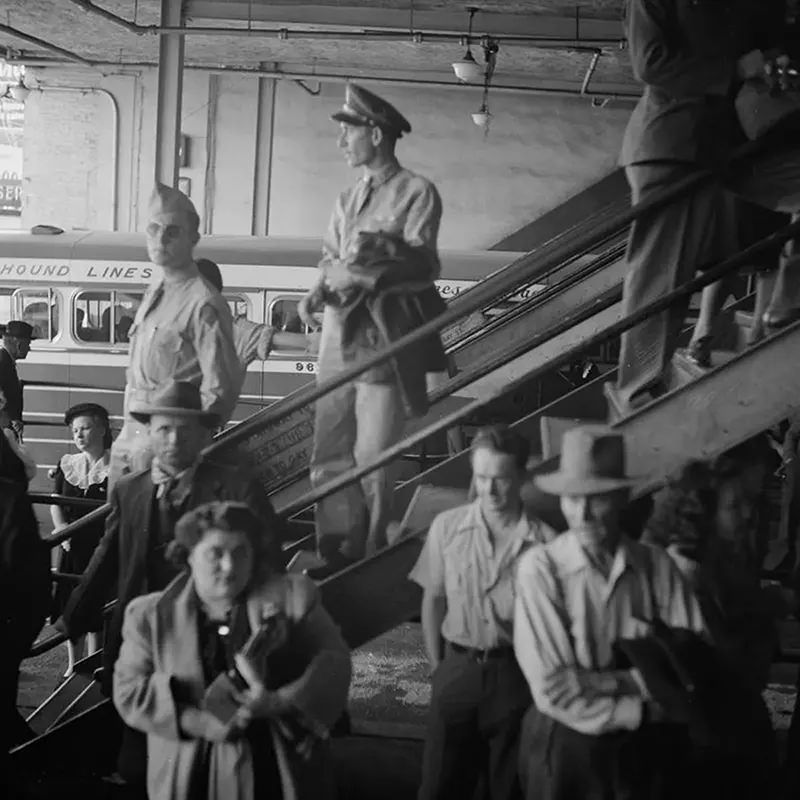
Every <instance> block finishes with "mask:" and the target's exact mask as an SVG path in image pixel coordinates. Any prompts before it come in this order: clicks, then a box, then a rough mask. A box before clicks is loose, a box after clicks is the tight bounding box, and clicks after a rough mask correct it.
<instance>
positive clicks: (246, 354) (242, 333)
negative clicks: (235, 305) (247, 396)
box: [196, 258, 309, 370]
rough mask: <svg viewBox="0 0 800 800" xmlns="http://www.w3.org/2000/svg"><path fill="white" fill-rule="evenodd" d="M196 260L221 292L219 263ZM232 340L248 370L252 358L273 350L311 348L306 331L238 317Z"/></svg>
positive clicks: (262, 358)
mask: <svg viewBox="0 0 800 800" xmlns="http://www.w3.org/2000/svg"><path fill="white" fill-rule="evenodd" d="M196 263H197V269H199V270H200V274H201V275H202V276H203V277H204V278H205V279H206V280H207V281H208V282H209V283H210V284H211V285H212V286H213V287H214V289H216V290H217V291H218V292H219V293H220V294H222V286H223V284H222V273H221V272H220V269H219V267H218V266H217V264H215V263H214V262H213V261H210V260H209V259H207V258H198V259H197V262H196ZM233 344H234V346H235V347H236V355H237V356H238V357H239V363H240V364H241V365H242V369H243V370H246V369H247V367H248V366H249V365H250V364H252V363H253V361H257V360H258V361H263V360H264V359H265V358H267V356H269V354H270V353H271V352H272V351H273V350H289V351H291V352H294V353H297V352H301V353H306V352H308V349H309V337H308V336H306V335H305V334H304V333H287V332H286V331H279V330H276V329H275V328H274V327H273V326H272V325H265V324H263V323H258V322H252V321H251V320H249V319H247V317H238V318H237V319H235V320H234V321H233Z"/></svg>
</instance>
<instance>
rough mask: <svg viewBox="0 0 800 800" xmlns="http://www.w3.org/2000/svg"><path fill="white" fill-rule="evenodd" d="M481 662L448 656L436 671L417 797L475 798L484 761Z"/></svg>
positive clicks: (431, 799) (437, 799)
mask: <svg viewBox="0 0 800 800" xmlns="http://www.w3.org/2000/svg"><path fill="white" fill-rule="evenodd" d="M480 699H481V666H480V664H477V663H475V662H472V661H469V659H467V658H466V657H463V656H458V655H450V654H448V655H447V656H445V658H444V660H443V661H442V662H441V664H440V665H439V667H438V669H437V670H436V672H435V673H434V675H433V681H432V686H431V705H430V710H429V712H428V725H427V729H426V732H425V750H424V753H423V757H422V785H421V787H420V790H419V794H418V800H456V798H458V800H462V798H463V800H470V799H471V798H472V797H473V796H474V791H475V787H476V785H477V783H478V779H479V776H480V772H481V765H482V763H483V745H482V742H481V738H480V734H479V731H478V704H479V703H480Z"/></svg>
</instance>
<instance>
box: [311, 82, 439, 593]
mask: <svg viewBox="0 0 800 800" xmlns="http://www.w3.org/2000/svg"><path fill="white" fill-rule="evenodd" d="M333 119H334V120H336V121H338V122H339V123H340V127H341V131H340V134H339V140H338V144H339V147H340V148H341V149H342V150H343V151H344V154H345V158H346V160H347V163H348V165H349V166H351V167H354V168H359V167H360V168H362V169H363V173H364V174H363V177H362V178H361V180H359V181H358V183H357V184H356V185H355V186H353V187H351V188H348V189H346V190H345V191H344V192H342V193H341V194H340V195H339V198H338V199H337V201H336V206H335V207H334V210H333V215H332V217H331V221H330V225H329V227H328V232H327V234H326V236H325V239H324V243H323V257H322V260H321V261H320V265H319V266H320V271H319V280H318V282H317V285H316V286H315V287H313V288H312V289H311V290H310V291H309V292H308V294H307V295H306V296H305V297H304V298H303V299H302V300H301V301H300V303H299V305H298V314H299V315H300V318H301V319H302V320H303V322H305V323H306V324H307V325H308V326H309V327H311V328H315V327H317V323H316V321H315V319H314V317H313V313H314V312H315V311H317V310H319V306H320V302H319V301H320V299H321V300H322V301H323V302H324V316H323V322H322V334H321V339H320V345H319V348H320V350H319V374H318V379H319V380H325V379H327V378H330V377H333V376H335V375H337V374H339V373H340V372H341V371H342V369H344V368H345V367H346V366H347V365H348V364H347V357H346V354H345V353H344V348H343V344H342V342H343V334H344V330H345V325H344V323H345V320H346V319H347V316H346V315H347V313H348V311H347V305H348V303H349V299H348V298H350V297H351V296H352V295H353V294H354V293H355V292H356V291H357V290H358V289H359V283H358V281H357V280H356V279H355V278H354V276H353V274H352V273H351V271H350V270H349V269H348V259H349V257H350V254H352V253H353V252H354V251H355V250H357V249H358V242H359V237H360V235H361V234H362V233H367V234H377V233H384V234H386V235H387V236H394V237H399V238H400V239H402V241H403V242H404V243H405V244H406V245H408V246H410V248H411V249H412V251H413V259H412V260H413V263H409V264H408V267H409V273H411V272H413V275H412V274H409V275H408V279H409V280H411V279H413V280H414V281H420V282H427V283H428V284H429V285H430V286H432V285H433V281H434V280H435V279H436V278H438V277H439V273H440V264H439V256H438V252H437V237H438V234H439V223H440V221H441V216H442V202H441V198H440V197H439V193H438V191H437V190H436V187H435V186H434V185H433V184H432V183H431V182H430V181H429V180H427V179H426V178H423V177H421V176H420V175H417V174H415V173H413V172H411V171H410V170H408V169H405V168H404V167H402V166H401V165H400V164H399V163H398V161H397V157H396V156H395V144H396V142H397V140H398V139H399V138H400V137H401V136H402V135H403V134H404V133H410V131H411V125H410V124H409V122H408V120H407V119H406V118H405V117H404V116H403V115H402V114H401V113H400V112H399V111H398V110H397V109H396V108H395V107H394V106H392V105H391V104H389V103H387V102H386V101H385V100H384V99H383V98H381V97H378V96H377V95H375V94H373V93H372V92H369V91H367V90H366V89H364V88H362V87H360V86H356V85H355V84H348V87H347V93H346V99H345V104H344V107H343V108H342V109H341V110H340V111H338V112H337V113H335V114H334V115H333ZM376 349H377V347H376ZM426 355H427V354H426V353H425V352H424V351H423V352H422V353H421V354H420V356H421V357H420V359H419V363H422V362H424V360H425V357H426ZM442 360H444V357H443V354H442ZM438 369H440V370H442V369H444V364H443V365H442V366H441V367H438ZM405 419H406V409H405V407H404V404H403V399H402V397H401V392H399V391H398V382H397V380H396V378H395V376H394V373H393V371H392V366H391V365H390V364H384V365H382V366H381V367H377V368H375V369H372V370H369V371H368V372H367V373H363V374H362V375H360V376H359V377H358V378H356V380H355V381H354V382H353V383H352V384H349V385H347V386H344V387H342V388H340V389H338V390H337V391H335V392H331V393H329V394H327V395H326V396H325V397H322V398H320V399H319V400H318V401H317V404H316V419H315V423H314V450H313V454H312V457H311V482H312V484H313V485H314V486H319V485H321V484H323V483H325V482H326V481H329V480H331V479H333V478H335V477H337V476H338V475H340V474H342V473H343V472H345V471H347V470H348V469H349V468H352V467H353V466H355V465H356V464H359V465H360V464H363V463H367V462H369V461H371V460H373V459H374V458H375V457H376V456H377V455H378V454H379V453H381V452H382V451H383V450H385V449H386V448H387V447H389V446H391V445H392V444H394V443H395V442H396V441H397V440H398V439H399V438H400V436H401V435H402V432H403V428H404V425H405ZM391 492H392V485H391V480H390V479H389V477H388V475H387V471H386V470H385V469H379V470H375V471H374V472H372V473H370V474H369V475H367V476H365V477H364V478H363V479H362V481H361V486H360V487H359V486H354V487H349V488H348V489H345V490H343V491H341V492H338V493H337V494H335V495H333V496H332V497H329V498H326V499H325V500H322V501H321V502H320V503H318V504H317V509H316V526H317V544H318V549H319V553H320V555H321V556H322V557H323V558H324V559H325V560H326V561H327V565H326V567H324V568H322V570H316V571H314V572H312V571H309V574H310V575H313V576H314V577H323V576H324V574H327V573H329V572H332V571H335V570H336V569H340V568H342V567H344V566H346V565H347V564H348V563H351V562H352V561H354V560H357V559H360V558H363V557H364V555H365V554H366V553H367V552H370V551H374V550H376V549H378V548H379V547H380V546H381V545H382V544H384V543H385V528H386V524H387V522H389V520H390V519H391Z"/></svg>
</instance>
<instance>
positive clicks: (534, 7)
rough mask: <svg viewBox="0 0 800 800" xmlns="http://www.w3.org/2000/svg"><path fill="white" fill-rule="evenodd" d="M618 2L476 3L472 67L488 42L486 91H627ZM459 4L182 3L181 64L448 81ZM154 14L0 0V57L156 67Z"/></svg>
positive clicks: (354, 0) (151, 7)
mask: <svg viewBox="0 0 800 800" xmlns="http://www.w3.org/2000/svg"><path fill="white" fill-rule="evenodd" d="M623 3H624V0H587V2H585V3H584V4H582V5H580V6H577V5H575V4H574V0H573V2H570V1H569V0H516V1H512V0H507V1H504V0H481V1H479V0H476V2H475V3H474V5H475V7H477V8H478V11H477V12H476V13H475V15H474V27H473V45H472V50H473V52H474V55H475V58H476V59H477V60H478V61H479V63H481V64H482V63H483V50H482V46H481V43H480V42H481V39H482V38H483V37H485V36H490V37H492V38H493V39H495V40H496V41H497V43H498V44H499V53H498V55H497V62H496V68H495V73H494V76H493V85H494V86H496V87H507V88H512V87H528V88H544V89H547V88H550V89H564V90H567V91H580V90H581V88H582V87H583V89H584V90H585V91H586V92H587V94H598V95H626V94H637V93H638V88H637V85H636V83H635V82H634V80H633V76H632V74H631V70H630V64H629V60H628V56H627V51H626V50H625V48H624V46H623V45H622V42H621V39H622V26H621V18H622V10H623ZM469 5H472V4H471V3H469V2H466V3H464V2H455V1H454V0H428V1H427V2H426V1H425V0H372V2H366V1H365V0H362V1H361V2H358V0H317V1H316V2H315V3H313V4H309V3H301V2H291V1H290V0H283V2H281V3H274V2H269V1H268V0H184V2H183V14H184V24H185V25H186V27H187V29H188V30H189V31H191V30H192V29H194V30H195V33H189V34H187V35H186V37H185V42H186V47H185V63H186V64H187V65H188V66H192V67H208V68H213V69H236V70H248V71H249V70H252V71H259V70H262V71H263V70H266V71H279V72H286V73H289V74H290V75H292V76H300V77H304V76H307V77H313V76H314V75H319V76H323V77H324V76H340V77H351V76H352V77H361V78H368V77H373V78H387V77H391V78H394V79H397V80H415V81H416V80H423V81H436V82H439V81H445V82H448V83H455V77H454V75H453V72H452V69H451V68H450V63H451V62H452V61H455V60H458V59H459V58H461V57H462V56H463V54H464V51H465V49H466V40H465V38H464V37H465V35H466V31H467V26H468V20H469V14H468V12H467V7H468V6H469ZM160 13H161V2H160V0H0V48H8V50H7V52H6V55H8V56H9V57H10V60H12V61H24V62H27V63H39V64H41V63H45V62H54V63H73V62H74V63H86V62H89V63H91V64H92V65H102V66H103V67H104V68H105V69H109V65H141V64H156V63H157V62H158V50H159V39H160V37H159V36H158V35H157V33H156V32H155V31H154V30H153V29H152V28H153V27H154V26H157V25H158V24H159V21H160ZM137 26H139V27H137ZM198 28H201V29H202V32H201V31H198V30H197V29H198ZM226 29H227V30H231V29H237V30H238V31H239V32H238V33H237V34H232V33H227V32H225V31H226ZM484 41H485V39H484ZM1 54H2V51H0V55H1Z"/></svg>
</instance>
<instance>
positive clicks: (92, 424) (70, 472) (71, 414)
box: [50, 403, 113, 678]
mask: <svg viewBox="0 0 800 800" xmlns="http://www.w3.org/2000/svg"><path fill="white" fill-rule="evenodd" d="M64 424H65V425H66V426H67V428H68V429H69V431H70V433H71V434H72V441H73V442H74V443H75V447H76V448H77V449H78V452H77V453H67V454H66V455H64V456H62V457H61V461H60V462H59V464H58V466H57V467H56V468H55V470H54V471H53V474H52V477H53V482H54V486H53V490H54V491H55V493H56V494H61V495H66V496H67V497H84V498H87V499H91V500H99V501H101V502H105V501H106V499H107V497H108V471H109V465H110V459H111V424H110V422H109V419H108V411H106V409H105V408H103V406H100V405H97V403H80V404H78V405H75V406H72V408H70V409H68V410H67V412H66V414H64ZM91 510H92V509H91V508H87V507H84V506H55V505H54V506H50V516H51V517H52V519H53V532H54V533H57V532H58V531H59V530H61V529H62V528H64V527H65V526H66V525H69V523H71V522H75V520H77V519H80V518H81V517H83V516H85V515H86V514H88V513H89V512H90V511H91ZM104 532H105V522H104V521H103V520H99V521H98V522H95V523H94V524H93V525H91V526H90V527H89V528H87V529H85V530H83V531H81V533H80V534H79V535H77V536H74V537H73V538H72V539H68V540H67V541H65V542H62V543H61V548H60V553H59V560H58V571H59V572H65V573H71V574H76V575H82V574H83V572H84V570H85V569H86V567H87V566H89V561H90V560H91V558H92V553H94V551H95V548H96V547H97V545H98V544H99V543H100V539H102V538H103V533H104ZM71 589H72V586H71V584H68V583H62V582H59V583H58V584H57V589H56V592H55V598H54V609H53V614H52V617H53V619H56V618H58V617H59V616H60V615H61V613H62V612H63V610H64V606H65V605H66V602H67V600H68V598H69V595H70V591H71ZM107 599H108V600H112V599H113V598H112V597H110V596H109V597H108V598H107ZM100 630H102V618H98V619H97V627H96V628H94V630H92V631H90V632H89V634H88V641H87V645H88V646H87V655H89V654H91V653H93V652H95V650H97V649H98V646H99V643H98V638H97V632H98V631H100ZM82 646H83V641H82V639H75V640H71V641H69V642H67V656H68V663H67V671H66V673H65V674H64V677H65V678H68V677H69V676H70V675H72V672H73V670H74V668H75V656H76V653H79V651H80V650H81V649H82Z"/></svg>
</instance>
